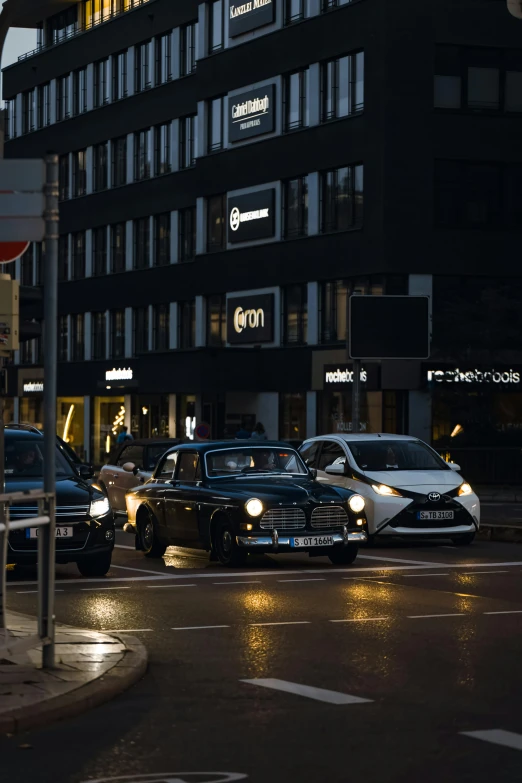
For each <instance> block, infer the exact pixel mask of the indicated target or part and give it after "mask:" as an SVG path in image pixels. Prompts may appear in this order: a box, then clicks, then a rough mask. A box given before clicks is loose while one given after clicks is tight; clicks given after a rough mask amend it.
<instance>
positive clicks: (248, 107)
mask: <svg viewBox="0 0 522 783" xmlns="http://www.w3.org/2000/svg"><path fill="white" fill-rule="evenodd" d="M274 96H275V85H274V84H269V85H267V86H266V87H258V88H257V89H256V90H249V91H248V92H242V93H241V94H240V95H234V96H233V97H231V98H229V99H228V110H229V120H228V140H229V141H230V142H231V143H234V142H236V141H242V140H243V139H248V138H251V137H252V136H260V135H262V134H263V133H273V132H274V130H275V98H274Z"/></svg>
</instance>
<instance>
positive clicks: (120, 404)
mask: <svg viewBox="0 0 522 783" xmlns="http://www.w3.org/2000/svg"><path fill="white" fill-rule="evenodd" d="M93 419H94V428H93V451H92V455H93V463H94V464H95V465H104V464H105V462H106V461H107V458H108V456H109V454H110V452H111V450H112V448H113V447H114V446H115V444H116V438H117V437H118V434H119V432H120V430H121V427H122V426H123V424H124V423H125V398H124V397H95V398H94V417H93Z"/></svg>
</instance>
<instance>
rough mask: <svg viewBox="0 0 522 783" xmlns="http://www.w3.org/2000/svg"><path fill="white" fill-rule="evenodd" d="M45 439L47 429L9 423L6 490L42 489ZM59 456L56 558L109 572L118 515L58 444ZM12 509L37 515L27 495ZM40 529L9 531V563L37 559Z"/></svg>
mask: <svg viewBox="0 0 522 783" xmlns="http://www.w3.org/2000/svg"><path fill="white" fill-rule="evenodd" d="M43 444H44V438H43V435H42V434H39V433H38V432H37V431H35V430H34V429H22V428H21V427H19V426H18V427H16V426H15V427H9V426H7V427H6V428H5V489H6V492H24V491H29V490H31V489H42V486H43ZM55 459H56V562H57V563H76V564H77V565H78V569H79V571H80V573H81V574H82V575H83V576H105V574H106V573H107V572H108V570H109V568H110V566H111V558H112V550H113V548H114V517H113V513H112V510H111V507H110V504H109V501H108V499H107V497H106V496H105V495H104V494H103V493H102V492H101V491H100V490H99V489H96V488H95V487H92V486H89V485H88V484H87V483H86V479H87V478H88V476H87V471H86V470H85V469H83V470H82V469H80V468H79V469H76V468H75V467H74V466H73V464H72V463H71V462H70V461H69V460H68V459H67V457H66V456H65V455H64V452H63V450H62V449H60V447H59V446H58V444H57V445H56V457H55ZM81 467H83V468H85V467H86V466H81ZM87 470H88V469H87ZM82 473H83V474H85V475H84V477H83V478H82V477H81V474H82ZM10 515H11V519H13V520H15V519H29V518H30V517H35V516H37V515H38V509H37V505H36V503H35V502H34V501H31V500H30V499H29V498H28V501H27V502H26V503H24V502H23V501H21V502H18V503H16V504H13V505H12V506H11V509H10ZM38 530H39V529H38V528H34V527H33V528H30V527H27V528H25V529H23V530H13V531H12V532H11V533H10V535H9V550H8V563H17V564H19V565H29V564H31V563H36V560H37V548H38Z"/></svg>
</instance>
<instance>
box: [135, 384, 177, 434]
mask: <svg viewBox="0 0 522 783" xmlns="http://www.w3.org/2000/svg"><path fill="white" fill-rule="evenodd" d="M131 432H132V436H133V437H134V438H168V437H169V398H168V395H161V394H152V395H151V394H149V395H145V394H139V395H133V397H132V404H131Z"/></svg>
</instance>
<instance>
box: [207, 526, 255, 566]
mask: <svg viewBox="0 0 522 783" xmlns="http://www.w3.org/2000/svg"><path fill="white" fill-rule="evenodd" d="M212 542H213V545H214V546H213V551H214V552H215V555H216V557H217V559H218V560H219V562H220V563H221V565H224V566H226V567H227V568H238V567H239V566H242V565H244V564H245V562H246V559H247V552H246V551H245V550H244V549H240V548H239V547H238V545H237V544H236V542H235V536H234V533H233V532H232V527H231V525H230V522H228V520H226V519H223V520H219V521H218V522H217V523H216V525H215V527H214V531H213V535H212Z"/></svg>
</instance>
